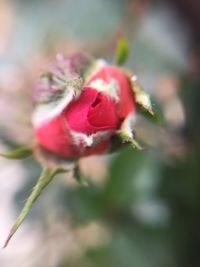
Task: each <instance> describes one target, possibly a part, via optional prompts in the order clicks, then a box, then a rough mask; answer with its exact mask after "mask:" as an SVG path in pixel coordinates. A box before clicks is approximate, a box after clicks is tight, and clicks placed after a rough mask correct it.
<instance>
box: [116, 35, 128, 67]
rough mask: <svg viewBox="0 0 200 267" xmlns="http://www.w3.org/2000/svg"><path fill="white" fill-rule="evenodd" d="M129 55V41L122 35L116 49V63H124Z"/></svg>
mask: <svg viewBox="0 0 200 267" xmlns="http://www.w3.org/2000/svg"><path fill="white" fill-rule="evenodd" d="M128 55H129V46H128V41H127V39H126V38H125V37H121V38H120V39H119V41H118V45H117V49H116V56H115V57H116V64H117V65H119V66H121V65H123V64H124V62H125V61H126V59H127V58H128Z"/></svg>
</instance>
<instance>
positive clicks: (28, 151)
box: [0, 147, 33, 159]
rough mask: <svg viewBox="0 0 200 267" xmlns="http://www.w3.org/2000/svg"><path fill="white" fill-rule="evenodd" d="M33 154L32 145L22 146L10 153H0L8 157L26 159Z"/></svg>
mask: <svg viewBox="0 0 200 267" xmlns="http://www.w3.org/2000/svg"><path fill="white" fill-rule="evenodd" d="M32 154H33V150H32V148H30V147H20V148H17V149H16V150H14V151H12V152H10V153H5V154H4V153H0V156H1V157H4V158H7V159H25V158H27V157H29V156H31V155H32Z"/></svg>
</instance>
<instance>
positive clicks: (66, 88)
mask: <svg viewBox="0 0 200 267" xmlns="http://www.w3.org/2000/svg"><path fill="white" fill-rule="evenodd" d="M72 66H73V67H72ZM80 70H81V71H80ZM35 97H36V104H37V106H36V111H35V113H34V116H33V123H34V126H35V135H36V139H37V142H38V143H39V144H40V145H41V146H42V147H44V148H46V149H47V150H49V151H51V152H54V153H56V154H58V155H62V156H66V157H68V158H78V157H81V156H86V155H91V154H101V153H104V152H105V151H106V150H108V148H109V146H110V140H111V137H112V136H113V135H115V134H116V133H117V132H118V131H119V129H120V127H121V126H122V123H123V122H124V121H125V120H126V119H127V118H128V115H129V114H134V113H135V106H136V105H135V96H134V93H133V91H132V87H131V83H130V81H129V79H128V78H127V76H126V75H125V73H124V72H123V71H122V70H121V69H120V68H118V67H114V66H110V65H108V64H107V63H106V62H104V61H102V60H97V61H95V62H93V61H92V60H91V59H90V58H88V57H87V56H85V55H82V54H74V55H72V56H70V57H67V58H64V57H61V56H60V57H59V59H58V62H57V64H56V65H55V66H53V67H50V69H49V71H48V72H47V73H46V74H45V75H43V76H42V78H41V81H40V84H39V85H38V86H37V88H36V94H35Z"/></svg>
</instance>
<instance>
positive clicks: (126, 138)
mask: <svg viewBox="0 0 200 267" xmlns="http://www.w3.org/2000/svg"><path fill="white" fill-rule="evenodd" d="M118 135H119V137H120V139H121V140H122V142H123V143H128V144H130V145H131V146H132V147H133V148H134V149H137V150H140V151H144V150H146V149H145V148H144V147H142V146H141V145H140V144H139V143H138V142H137V140H136V139H134V138H132V137H130V136H129V135H128V134H126V133H125V132H122V131H121V132H119V133H118Z"/></svg>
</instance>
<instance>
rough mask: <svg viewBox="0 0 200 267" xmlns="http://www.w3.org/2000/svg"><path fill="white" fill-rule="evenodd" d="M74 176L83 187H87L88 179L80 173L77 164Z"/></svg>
mask: <svg viewBox="0 0 200 267" xmlns="http://www.w3.org/2000/svg"><path fill="white" fill-rule="evenodd" d="M74 178H75V180H76V181H77V182H78V183H79V184H80V185H81V186H83V187H88V186H89V184H88V181H87V180H86V179H85V177H84V175H83V174H82V173H81V171H80V168H79V166H78V164H77V165H76V166H75V168H74Z"/></svg>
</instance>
